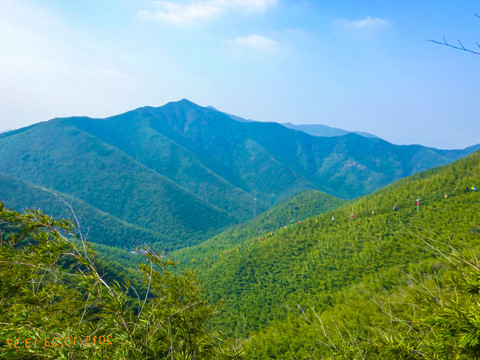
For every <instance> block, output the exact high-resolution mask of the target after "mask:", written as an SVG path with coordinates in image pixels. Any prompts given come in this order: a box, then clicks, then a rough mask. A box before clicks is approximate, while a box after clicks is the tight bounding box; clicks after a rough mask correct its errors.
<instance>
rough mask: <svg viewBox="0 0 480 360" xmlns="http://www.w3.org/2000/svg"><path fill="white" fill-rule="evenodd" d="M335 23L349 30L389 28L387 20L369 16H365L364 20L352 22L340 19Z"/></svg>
mask: <svg viewBox="0 0 480 360" xmlns="http://www.w3.org/2000/svg"><path fill="white" fill-rule="evenodd" d="M336 23H337V24H339V25H341V26H343V27H345V28H350V29H383V28H386V27H388V26H391V24H390V23H389V22H388V21H387V20H384V19H380V18H377V17H374V18H372V17H370V16H367V17H366V18H364V19H360V20H352V21H349V20H345V19H340V20H337V21H336Z"/></svg>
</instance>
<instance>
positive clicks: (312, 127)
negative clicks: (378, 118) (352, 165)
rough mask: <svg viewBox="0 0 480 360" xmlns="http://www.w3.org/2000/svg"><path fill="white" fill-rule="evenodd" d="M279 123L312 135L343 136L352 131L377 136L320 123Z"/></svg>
mask: <svg viewBox="0 0 480 360" xmlns="http://www.w3.org/2000/svg"><path fill="white" fill-rule="evenodd" d="M281 125H283V126H285V127H287V128H289V129H293V130H299V131H303V132H306V133H307V134H310V135H313V136H343V135H346V134H350V133H354V134H357V135H360V136H365V137H367V138H377V136H375V135H373V134H369V133H366V132H363V131H348V130H343V129H339V128H334V127H330V126H327V125H322V124H298V125H297V124H292V123H289V122H288V123H282V124H281Z"/></svg>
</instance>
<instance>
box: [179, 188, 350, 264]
mask: <svg viewBox="0 0 480 360" xmlns="http://www.w3.org/2000/svg"><path fill="white" fill-rule="evenodd" d="M345 202H346V201H345V200H342V199H339V198H336V197H334V196H331V195H328V194H325V193H322V192H320V191H315V190H310V191H305V192H303V193H301V194H298V195H296V196H293V197H291V198H290V199H288V200H285V201H283V202H281V203H280V204H278V205H276V206H274V207H273V208H271V209H270V210H268V211H266V212H265V213H263V214H261V215H259V216H257V217H256V218H254V219H252V220H250V221H248V222H246V223H243V224H240V225H237V226H234V227H231V228H229V229H227V230H225V231H224V232H222V233H220V234H218V235H216V236H214V237H213V238H210V239H208V240H206V241H204V242H202V243H201V244H199V245H196V246H190V247H187V248H183V249H181V250H177V251H174V252H173V253H172V254H171V257H172V258H175V259H182V260H185V259H189V260H191V259H192V258H199V257H207V258H209V257H210V256H212V255H214V254H220V253H222V252H225V251H229V250H231V249H232V248H233V249H235V248H237V247H238V246H242V245H243V244H244V243H245V241H249V240H251V239H252V238H255V236H257V235H258V234H265V233H269V232H271V231H275V230H276V229H277V228H279V227H283V226H285V225H288V226H289V227H290V226H291V225H292V223H293V224H294V226H296V223H297V222H298V221H299V219H305V218H307V217H310V216H313V215H317V214H321V213H324V212H327V211H329V210H332V209H335V208H337V207H339V206H340V205H342V204H344V203H345ZM207 254H209V255H208V256H206V255H207Z"/></svg>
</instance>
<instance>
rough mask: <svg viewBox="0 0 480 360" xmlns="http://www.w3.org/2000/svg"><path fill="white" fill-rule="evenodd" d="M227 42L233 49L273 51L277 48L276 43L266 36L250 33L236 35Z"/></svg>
mask: <svg viewBox="0 0 480 360" xmlns="http://www.w3.org/2000/svg"><path fill="white" fill-rule="evenodd" d="M227 43H228V44H229V45H230V46H231V47H232V48H233V49H235V50H241V49H253V50H256V51H263V52H275V51H276V50H277V49H278V43H277V42H276V41H274V40H272V39H270V38H268V37H265V36H262V35H256V34H252V35H249V36H237V37H236V38H235V39H233V40H229V41H227Z"/></svg>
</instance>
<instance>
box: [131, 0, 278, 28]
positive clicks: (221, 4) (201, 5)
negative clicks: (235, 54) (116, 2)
mask: <svg viewBox="0 0 480 360" xmlns="http://www.w3.org/2000/svg"><path fill="white" fill-rule="evenodd" d="M276 4H277V0H203V1H190V3H188V4H182V3H178V2H171V1H152V2H151V5H152V7H153V8H154V9H153V10H140V11H139V12H138V16H139V17H140V18H142V19H147V20H157V21H160V22H163V23H169V24H174V25H193V24H195V23H197V22H200V21H207V20H211V19H214V18H216V17H218V16H220V15H222V14H224V13H225V12H227V11H229V10H236V11H245V12H249V13H259V12H260V13H261V12H264V11H266V10H267V9H269V8H271V7H274V6H275V5H276Z"/></svg>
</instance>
